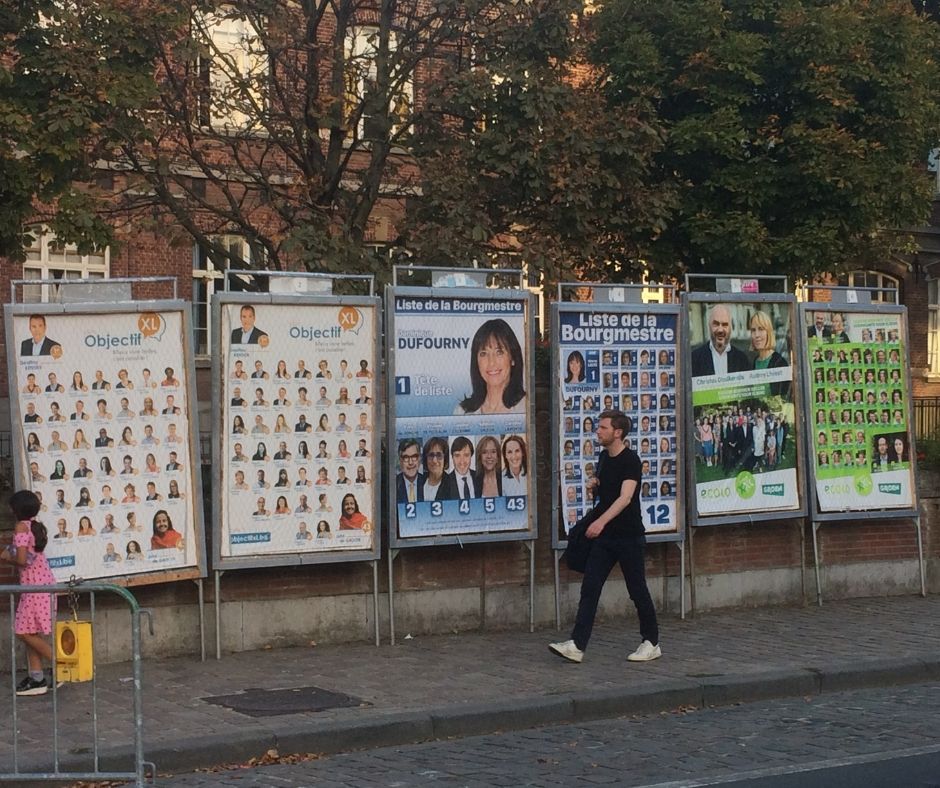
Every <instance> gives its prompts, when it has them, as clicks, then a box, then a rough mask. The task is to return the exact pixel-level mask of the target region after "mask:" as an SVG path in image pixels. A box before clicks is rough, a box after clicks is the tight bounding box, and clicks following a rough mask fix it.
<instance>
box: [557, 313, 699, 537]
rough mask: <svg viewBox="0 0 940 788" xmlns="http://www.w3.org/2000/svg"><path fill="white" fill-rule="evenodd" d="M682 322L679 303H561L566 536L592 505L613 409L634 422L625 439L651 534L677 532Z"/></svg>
mask: <svg viewBox="0 0 940 788" xmlns="http://www.w3.org/2000/svg"><path fill="white" fill-rule="evenodd" d="M678 323H679V316H678V311H677V310H675V309H671V310H669V311H665V310H664V311H652V310H651V308H650V307H644V308H637V309H634V310H624V309H617V308H611V309H609V310H605V309H602V308H598V307H596V306H595V307H590V308H586V307H584V306H583V305H572V304H559V305H558V306H557V318H556V329H555V330H556V336H557V343H558V345H557V346H558V354H557V364H558V368H557V370H556V374H558V376H559V380H560V384H559V385H560V394H559V395H558V397H557V401H558V405H559V408H558V410H557V412H556V419H557V430H558V432H557V435H558V440H557V444H556V454H557V459H556V463H557V468H558V470H559V474H560V491H559V498H558V501H559V509H560V511H561V513H562V522H563V529H564V535H565V537H567V534H568V531H570V529H571V527H572V526H573V525H574V524H575V523H576V522H577V521H578V520H579V519H580V518H581V517H583V516H584V515H585V514H587V512H588V511H590V509H592V508H593V506H594V499H593V493H592V492H591V491H590V490H589V487H588V485H589V483H590V481H591V479H593V478H594V475H595V472H596V470H597V460H598V455H599V453H600V451H601V447H600V446H599V445H598V444H597V442H596V437H595V434H594V430H595V428H596V427H597V421H598V417H599V416H600V414H601V412H603V411H605V410H610V409H617V410H621V411H623V412H624V413H625V414H626V415H627V416H628V417H629V418H630V422H631V424H632V429H631V431H630V433H629V434H628V435H626V436H625V438H626V442H627V445H628V446H629V447H630V448H631V449H633V450H634V451H636V452H637V454H638V455H639V457H640V461H641V462H642V467H643V479H642V481H641V483H640V489H639V490H638V493H639V495H640V499H641V510H642V512H643V524H644V526H645V527H646V532H647V534H649V535H667V534H677V533H678V532H679V530H680V527H681V512H682V507H681V504H680V501H681V492H680V490H681V481H682V480H681V474H680V473H678V470H677V469H678V467H679V455H678V452H679V447H680V446H681V432H680V430H679V425H678V419H677V413H678V411H677V390H678V387H677V383H678V380H677V365H676V358H677V355H676V354H677V351H678V342H679V332H678Z"/></svg>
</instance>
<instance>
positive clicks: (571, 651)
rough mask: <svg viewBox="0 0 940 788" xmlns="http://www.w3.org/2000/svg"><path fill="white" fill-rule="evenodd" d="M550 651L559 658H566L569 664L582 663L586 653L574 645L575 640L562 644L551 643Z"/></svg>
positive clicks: (549, 645)
mask: <svg viewBox="0 0 940 788" xmlns="http://www.w3.org/2000/svg"><path fill="white" fill-rule="evenodd" d="M548 650H549V651H552V652H554V653H555V654H557V655H558V656H559V657H564V658H565V659H567V660H568V661H569V662H580V661H581V660H582V659H584V652H583V651H582V650H581V649H579V648H578V647H577V646H576V645H575V644H574V641H573V640H565V641H563V642H561V643H549V644H548Z"/></svg>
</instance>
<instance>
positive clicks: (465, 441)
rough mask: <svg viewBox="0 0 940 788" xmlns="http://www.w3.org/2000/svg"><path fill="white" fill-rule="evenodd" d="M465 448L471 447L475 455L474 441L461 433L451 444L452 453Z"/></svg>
mask: <svg viewBox="0 0 940 788" xmlns="http://www.w3.org/2000/svg"><path fill="white" fill-rule="evenodd" d="M464 449H470V454H471V455H473V441H471V440H470V439H469V438H467V437H464V436H463V435H461V436H460V437H459V438H455V439H454V442H453V443H452V444H451V446H450V453H451V455H454V454H456V453H457V452H458V451H463V450H464Z"/></svg>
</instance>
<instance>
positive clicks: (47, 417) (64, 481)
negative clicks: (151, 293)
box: [14, 313, 195, 579]
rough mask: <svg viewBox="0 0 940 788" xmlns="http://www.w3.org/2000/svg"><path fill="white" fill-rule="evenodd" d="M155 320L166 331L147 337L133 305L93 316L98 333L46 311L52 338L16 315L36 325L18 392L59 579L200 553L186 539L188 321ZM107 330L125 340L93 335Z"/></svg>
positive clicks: (126, 570)
mask: <svg viewBox="0 0 940 788" xmlns="http://www.w3.org/2000/svg"><path fill="white" fill-rule="evenodd" d="M159 319H160V320H162V321H164V322H163V330H162V332H161V333H160V335H159V337H156V338H153V339H142V338H141V335H140V333H139V332H138V326H137V321H138V315H137V314H136V313H133V314H129V315H114V314H109V315H96V316H95V318H94V330H92V331H90V332H89V328H88V326H89V318H88V316H86V315H56V316H55V317H54V318H53V317H49V318H43V320H42V324H43V327H45V324H46V322H47V321H48V323H49V324H50V325H49V326H48V327H49V330H50V333H52V331H53V330H54V331H55V332H56V333H55V336H56V339H55V341H51V340H48V337H46V338H45V339H43V338H42V337H40V338H38V340H37V337H36V331H35V326H36V324H37V323H38V322H39V321H37V319H36V316H32V317H30V318H26V317H22V318H21V317H17V318H15V319H14V326H15V327H16V329H17V336H19V335H20V334H24V333H26V332H25V331H24V328H25V327H26V326H27V325H28V324H29V327H30V331H29V333H30V338H29V339H28V340H26V339H24V340H23V341H22V343H20V344H19V349H20V355H19V357H18V361H17V370H18V374H17V381H16V386H17V395H18V400H19V407H20V418H21V422H22V423H21V426H22V429H23V436H24V441H25V449H26V457H27V462H28V469H29V477H30V481H31V487H32V489H33V491H34V492H36V493H37V494H38V495H40V497H41V499H42V511H41V513H40V519H42V520H43V521H44V523H45V524H46V527H47V529H48V531H49V546H48V548H47V550H46V554H47V555H48V556H49V562H50V566H51V567H52V569H53V571H54V572H56V574H57V576H59V578H60V579H65V578H67V577H68V576H70V575H72V574H78V575H82V576H85V577H94V576H108V575H124V574H133V573H136V572H144V571H153V570H154V569H155V568H158V567H159V568H163V567H164V566H181V565H189V564H192V563H193V562H194V560H195V559H194V549H193V550H188V549H187V548H189V547H191V545H190V543H191V541H192V535H193V532H192V529H191V527H190V525H189V523H190V522H191V520H192V514H191V512H192V506H193V501H192V500H190V499H191V495H192V490H191V481H190V480H191V472H192V468H191V462H192V458H191V456H190V444H189V435H190V425H189V417H190V410H189V402H188V395H187V379H186V371H185V367H184V364H183V354H182V341H181V339H180V335H181V330H182V320H181V316H180V315H178V314H177V315H174V314H172V313H169V314H166V315H163V316H162V317H161V318H159ZM105 337H116V338H119V339H116V340H114V342H113V345H112V346H108V347H104V348H102V347H99V346H97V345H96V344H95V343H99V344H100V341H104V339H103V338H105ZM99 338H102V340H100V341H99ZM174 338H175V339H174ZM109 342H110V340H109ZM122 342H123V343H124V344H121V343H122ZM44 347H45V349H46V350H48V351H49V352H45V353H44V352H41V351H42V350H43V348H44ZM27 351H35V352H27Z"/></svg>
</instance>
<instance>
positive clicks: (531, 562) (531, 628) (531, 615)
mask: <svg viewBox="0 0 940 788" xmlns="http://www.w3.org/2000/svg"><path fill="white" fill-rule="evenodd" d="M525 546H526V547H528V548H529V632H535V542H534V541H532V542H525Z"/></svg>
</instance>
